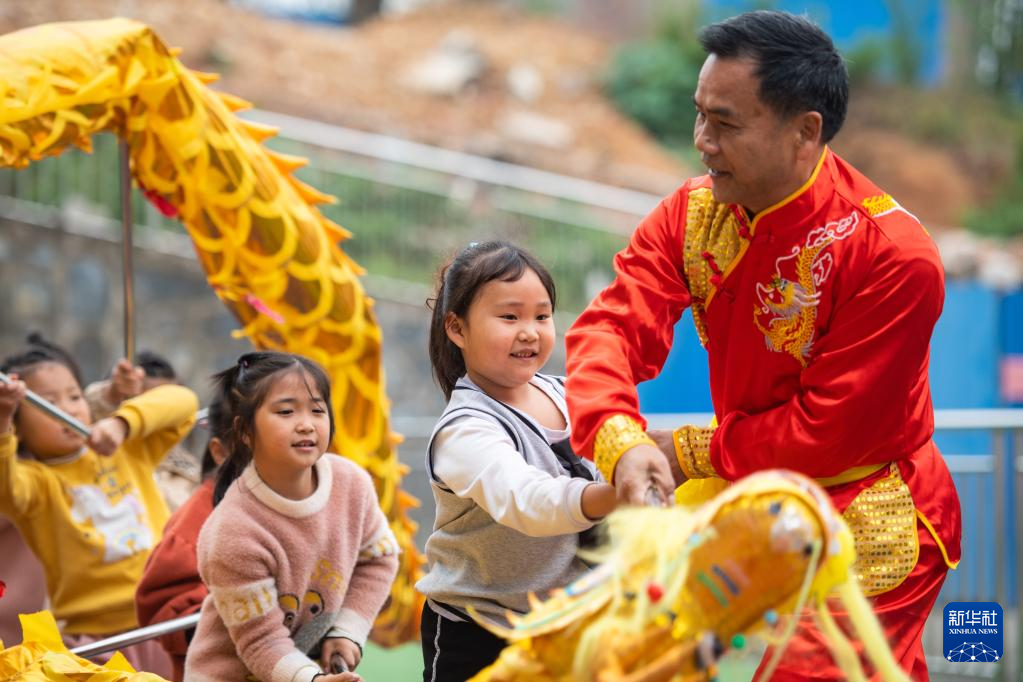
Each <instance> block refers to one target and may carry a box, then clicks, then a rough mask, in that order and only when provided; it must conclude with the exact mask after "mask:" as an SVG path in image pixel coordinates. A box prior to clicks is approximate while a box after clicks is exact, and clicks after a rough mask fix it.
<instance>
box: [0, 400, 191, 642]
mask: <svg viewBox="0 0 1023 682" xmlns="http://www.w3.org/2000/svg"><path fill="white" fill-rule="evenodd" d="M198 406H199V404H198V400H197V399H196V397H195V394H194V393H192V391H190V390H188V389H187V388H184V387H182V386H173V385H168V386H160V387H157V388H154V389H153V390H151V391H147V392H146V393H143V394H142V395H140V396H138V397H137V398H133V399H131V400H128V401H125V402H124V403H122V404H121V407H120V408H118V410H117V411H116V412H114V415H113V416H117V417H123V418H124V420H125V421H126V422H127V423H128V438H127V439H126V440H125V442H124V444H123V445H122V446H121V447H120V448H119V449H118V450H117V452H115V453H114V454H113V455H111V456H110V457H104V456H102V455H99V454H97V453H95V452H93V451H92V450H89V449H85V450H83V452H82V453H81V454H79V455H72V456H69V457H65V458H60V459H59V460H52V459H51V460H49V461H48V462H47V463H44V462H38V461H33V460H24V459H22V460H19V459H18V458H17V456H16V455H17V446H18V442H17V438H16V437H15V436H14V435H13V434H12V433H10V432H8V433H4V434H0V513H3V514H6V515H7V516H9V517H11V519H13V520H14V523H15V524H16V525H17V526H18V529H19V530H20V531H21V534H22V535H23V536H24V538H25V541H26V542H27V543H28V545H29V547H31V548H32V551H33V552H35V554H36V556H37V557H39V560H40V562H41V563H42V564H43V569H44V570H45V572H46V586H47V588H48V590H49V593H50V600H51V602H52V608H53V611H54V614H55V615H56V617H57V619H58V620H60V621H64V626H63V628H62V631H63V632H64V633H66V634H93V635H105V634H111V633H115V632H119V631H122V630H127V629H130V628H133V627H135V626H136V625H137V621H136V618H135V586H136V585H137V584H138V581H139V578H140V577H141V576H142V568H143V567H144V566H145V563H146V559H147V558H148V557H149V553H150V551H151V550H152V548H153V546H155V545H156V543H157V542H159V541H160V537H161V535H162V533H163V526H164V524H165V523H166V522H167V517H168V512H167V505H166V504H165V503H164V501H163V498H162V497H161V495H160V491H159V489H158V488H157V487H156V482H155V480H154V478H153V471H154V469H155V468H156V466H157V464H159V463H160V460H161V459H163V456H164V455H165V454H167V451H168V450H170V448H171V447H172V446H173V445H174V444H175V443H177V442H178V441H179V440H181V439H182V438H183V437H184V436H185V435H186V434H187V433H188V432H189V430H190V429H191V428H192V424H193V422H194V421H195V412H196V409H197V408H198Z"/></svg>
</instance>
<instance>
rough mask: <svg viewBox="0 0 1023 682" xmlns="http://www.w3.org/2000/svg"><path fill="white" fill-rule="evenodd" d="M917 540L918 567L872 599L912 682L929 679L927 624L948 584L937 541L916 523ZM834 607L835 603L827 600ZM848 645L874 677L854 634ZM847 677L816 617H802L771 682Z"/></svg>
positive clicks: (843, 618)
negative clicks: (819, 627) (939, 595)
mask: <svg viewBox="0 0 1023 682" xmlns="http://www.w3.org/2000/svg"><path fill="white" fill-rule="evenodd" d="M916 529H917V537H918V538H919V539H920V555H919V558H918V560H917V564H916V566H915V567H914V568H913V570H912V571H911V572H910V574H909V575H908V576H907V577H906V579H905V580H904V581H903V582H902V584H900V585H899V586H898V587H896V588H894V589H892V590H889V591H888V592H885V593H883V594H879V595H877V596H876V597H872V598H871V599H870V603H871V606H873V611H874V615H876V616H877V619H878V621H879V622H880V623H881V627H882V628H884V632H885V637H886V639H887V640H888V645H889V646H890V647H891V649H892V654H894V656H895V660H896V661H898V663H899V665H901V666H902V669H903V670H905V671H906V672H907V673H908V674H909V676H910V677H911V678H912V679H913V680H917V681H919V680H927V679H928V675H927V662H926V660H925V659H924V647H923V641H922V639H921V638H922V636H923V630H924V622H925V621H926V620H927V616H928V615H930V613H931V609H932V608H933V607H934V603H935V601H937V599H938V593H939V592H940V591H941V586H942V584H943V583H944V582H945V576H946V574H947V573H948V566H947V565H946V564H945V559H944V557H943V556H942V553H941V549H940V548H939V547H938V543H937V542H935V540H934V538H933V537H932V536H931V534H930V532H929V531H928V530H927V528H925V527H924V525H923V524H921V523H920V521H919V519H917V524H916ZM829 604H831V602H829ZM831 615H832V616H834V617H835V621H836V622H837V623H838V625H839V627H841V628H842V630H843V631H844V632H846V635H847V636H849V635H852V633H851V632H849V627H848V624H849V619H848V616H847V615H846V614H845V613H844V612H842V611H840V610H837V609H835V608H833V609H832V610H831ZM849 639H850V643H851V644H852V645H853V646H854V647H855V648H856V650H857V651H858V652H860V653H861V656H860V660H861V664H862V665H863V666H864V672H865V673H866V674H867V675H872V674H873V668H872V666H871V665H870V663H869V660H867V659H866V658H865V654H864V652H863V648H862V645H861V643H860V642H859V641H858V640H857V639H856V637H855V636H854V635H853V636H850V637H849ZM772 653H773V651H772V650H771V649H769V650H768V651H767V653H766V654H765V655H764V659H763V661H761V663H760V669H758V670H757V675H756V677H754V679H755V680H761V678H760V675H761V672H762V670H763V668H764V667H765V666H766V665H767V662H768V661H769V660H770V658H771V654H772ZM844 679H846V676H845V675H844V674H843V673H842V670H841V669H840V668H839V667H838V666H837V665H836V664H835V661H834V659H833V658H832V656H831V652H830V651H829V650H828V647H827V644H826V643H825V641H824V638H823V635H822V634H821V633H820V632H819V631H818V630H817V629H816V625H815V623H814V621H813V618H812V616H809V615H805V616H803V617H801V618H800V622H799V625H798V626H797V628H796V632H795V634H794V635H793V636H792V639H791V640H790V641H789V643H788V646H787V647H786V648H785V653H784V654H782V658H781V662H780V663H779V664H778V667H777V668H776V669H775V672H774V674H773V675H772V676H771V680H772V682H788V681H789V680H792V681H793V682H796V681H800V680H844ZM871 679H876V676H875V677H872V678H871Z"/></svg>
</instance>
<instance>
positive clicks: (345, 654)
mask: <svg viewBox="0 0 1023 682" xmlns="http://www.w3.org/2000/svg"><path fill="white" fill-rule="evenodd" d="M337 655H340V656H341V659H342V660H343V661H344V663H345V666H346V668H347V670H355V668H356V666H358V665H359V661H361V660H362V650H361V649H359V645H358V644H356V643H355V642H353V641H352V640H350V639H348V638H347V637H331V638H329V639H325V640H323V653H322V656H321V657H320V664H321V665H322V666H323V669H324V670H326V671H327V672H331V673H339V672H342V670H337V669H335V667H333V666H331V659H333V658H334V657H335V656H337Z"/></svg>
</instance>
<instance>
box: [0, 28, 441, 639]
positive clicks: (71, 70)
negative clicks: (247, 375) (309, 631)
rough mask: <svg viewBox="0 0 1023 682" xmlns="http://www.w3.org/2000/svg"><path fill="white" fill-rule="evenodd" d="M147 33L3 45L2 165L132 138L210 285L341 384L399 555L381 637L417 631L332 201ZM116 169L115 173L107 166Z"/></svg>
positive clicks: (343, 430) (391, 470)
mask: <svg viewBox="0 0 1023 682" xmlns="http://www.w3.org/2000/svg"><path fill="white" fill-rule="evenodd" d="M213 80H215V77H214V76H211V75H208V74H202V73H198V72H193V71H190V70H189V69H187V68H186V67H185V66H183V65H182V64H181V62H180V61H178V59H177V58H176V57H175V53H174V51H172V50H170V49H168V48H167V47H166V46H165V45H164V44H163V43H162V42H161V41H160V39H159V38H158V37H157V36H156V34H155V33H154V32H153V31H152V30H151V29H150V28H148V27H147V26H145V25H143V24H140V23H138V22H135V21H131V20H127V19H110V20H105V21H86V22H70V23H59V24H47V25H42V26H37V27H34V28H30V29H26V30H22V31H17V32H14V33H10V34H8V35H5V36H2V37H0V95H2V97H3V106H0V164H2V165H4V166H10V167H15V168H23V167H25V166H27V165H28V164H30V163H32V162H34V161H36V160H39V159H41V158H43V157H46V156H53V155H57V154H60V153H61V152H63V151H64V150H66V149H68V148H69V147H71V146H77V147H80V148H82V149H85V150H89V149H90V148H91V138H92V136H93V135H95V134H97V133H100V132H110V133H114V134H115V135H117V136H118V137H120V138H121V139H123V140H124V141H126V142H127V145H128V148H129V150H130V151H129V153H130V158H131V170H132V174H133V176H134V179H135V181H136V182H137V183H138V185H139V186H140V187H141V188H142V190H143V191H144V192H145V194H146V196H147V197H148V198H149V199H150V200H151V201H152V202H153V203H154V204H156V205H157V207H158V208H160V209H161V210H162V211H163V212H164V213H165V214H167V215H173V216H176V217H177V218H179V219H180V220H181V222H182V223H183V224H184V226H185V228H186V229H187V231H188V233H189V235H190V236H191V238H192V240H193V242H194V244H195V248H196V253H197V255H198V259H199V262H200V263H201V264H202V266H203V268H204V269H205V271H206V273H207V278H208V280H209V283H210V286H211V287H212V288H213V289H214V291H215V292H216V294H217V295H218V296H219V297H220V299H221V300H222V301H223V302H224V303H225V305H226V306H227V307H228V308H229V309H230V310H231V312H232V313H233V314H234V315H235V316H236V317H237V318H238V320H239V321H240V322H241V324H242V325H243V328H242V330H241V333H243V334H244V335H245V336H247V337H249V338H250V339H251V340H252V342H253V343H254V344H255V345H257V346H259V347H262V348H273V349H279V350H285V351H289V352H293V353H300V354H302V355H305V356H308V357H310V358H312V359H314V360H316V361H318V362H319V363H321V364H322V365H323V366H324V367H325V368H326V369H327V371H328V373H329V374H330V376H331V379H332V381H333V389H334V411H335V416H336V423H337V435H336V437H335V442H334V444H333V445H334V450H335V451H336V452H338V453H341V454H343V455H344V456H346V457H349V458H351V459H352V460H354V461H355V462H357V463H358V464H359V465H361V466H362V467H364V468H365V469H366V470H367V471H369V473H370V474H371V475H372V476H373V479H374V481H375V482H376V487H377V492H378V494H379V497H380V503H381V506H382V507H383V509H384V511H385V512H386V513H387V516H388V519H389V521H390V523H391V527H392V528H393V530H394V532H395V534H396V536H397V538H398V541H399V543H400V544H401V547H402V551H403V553H402V559H401V561H402V567H401V570H400V572H399V577H398V580H397V581H396V582H395V585H394V588H393V590H392V592H391V598H390V600H389V602H388V604H387V606H386V607H385V610H384V611H383V612H382V613H381V615H380V617H379V618H378V620H377V622H376V625H375V628H374V633H373V638H374V640H375V641H377V642H378V643H381V644H385V645H393V644H398V643H401V642H403V641H407V640H409V639H413V638H415V637H416V636H417V633H418V622H419V611H420V609H421V608H422V599H421V597H420V596H418V595H417V593H416V592H415V590H414V588H413V585H414V582H415V580H416V577H417V575H418V573H419V571H420V570H421V565H422V561H423V560H422V558H421V555H420V554H419V552H418V551H417V550H416V547H415V545H414V543H413V533H414V531H415V526H414V524H413V523H412V522H411V520H409V518H408V516H407V511H408V509H409V508H410V507H411V506H414V505H415V504H416V501H415V499H414V498H412V497H411V496H410V495H408V494H407V493H404V492H403V491H402V490H401V488H400V481H401V478H402V475H403V473H404V471H403V468H402V465H401V464H400V463H399V461H398V458H397V454H396V450H395V447H396V445H397V443H398V440H399V439H398V437H397V436H396V435H395V434H393V433H392V432H391V429H390V420H389V414H388V412H389V403H388V401H387V398H386V395H385V392H384V377H383V371H382V367H381V334H380V327H379V326H378V324H377V322H376V319H375V316H374V313H373V301H372V299H370V298H369V297H368V296H366V294H365V292H364V291H363V289H362V286H361V284H360V283H359V280H358V275H359V274H361V271H360V269H359V267H358V266H357V265H356V264H355V263H354V262H353V261H352V260H351V259H350V258H349V257H348V256H347V255H346V254H345V253H344V251H342V250H341V248H340V246H339V242H341V241H342V240H344V239H345V238H346V237H347V236H348V233H347V232H346V231H345V230H344V229H342V228H341V227H340V226H338V225H336V224H334V223H332V222H331V221H330V220H328V219H327V218H325V217H324V216H323V215H322V214H321V213H320V212H319V211H318V210H317V208H316V205H317V204H321V203H325V202H329V201H332V200H333V198H332V197H329V196H327V195H324V194H322V193H320V192H318V191H317V190H315V189H314V188H312V187H310V186H308V185H305V184H303V183H302V182H300V181H298V180H297V179H295V178H294V177H292V175H291V173H292V171H294V170H295V169H297V168H299V167H301V166H302V165H303V164H304V163H305V160H304V159H301V158H297V157H291V156H285V155H281V154H277V153H274V152H272V151H270V150H268V149H266V148H265V147H263V146H262V144H261V142H262V141H263V140H265V139H266V138H268V137H270V136H272V135H273V134H274V133H275V131H274V130H272V129H269V128H266V127H264V126H259V125H255V124H253V123H250V122H246V121H243V120H241V119H239V118H237V117H236V116H235V115H234V113H233V112H235V111H237V110H239V109H241V108H244V107H246V106H247V103H245V102H243V101H241V100H239V99H237V98H235V97H232V96H230V95H226V94H223V93H216V92H214V91H212V90H210V89H208V88H207V87H206V85H207V84H208V83H210V82H212V81H213ZM111 173H116V169H111Z"/></svg>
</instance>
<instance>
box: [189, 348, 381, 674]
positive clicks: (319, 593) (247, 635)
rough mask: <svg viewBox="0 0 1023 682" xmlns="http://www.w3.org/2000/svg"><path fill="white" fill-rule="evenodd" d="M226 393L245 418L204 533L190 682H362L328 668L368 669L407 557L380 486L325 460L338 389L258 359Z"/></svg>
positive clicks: (231, 380) (281, 356)
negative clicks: (381, 616) (375, 631)
mask: <svg viewBox="0 0 1023 682" xmlns="http://www.w3.org/2000/svg"><path fill="white" fill-rule="evenodd" d="M215 379H216V381H217V385H218V394H219V395H220V396H223V397H224V398H226V400H227V401H228V404H229V406H230V413H231V415H232V429H231V433H230V436H229V438H228V450H229V453H230V454H229V455H228V458H227V460H226V461H225V462H224V463H223V465H221V470H220V474H219V475H218V477H217V484H216V486H215V488H214V494H213V499H214V503H215V504H217V506H216V508H215V509H214V510H213V514H212V515H210V517H209V519H208V520H207V521H206V524H205V525H204V526H203V528H202V531H201V532H200V533H199V550H198V551H199V573H200V575H201V576H202V579H203V582H204V583H206V585H207V587H208V588H209V590H210V594H209V596H208V597H206V599H205V600H204V601H203V604H202V610H201V616H200V620H199V625H198V627H197V628H196V631H195V636H194V637H193V639H192V643H191V645H190V646H189V648H188V655H187V657H186V659H185V679H187V680H190V681H191V682H207V681H214V680H242V679H245V678H246V676H247V675H251V676H252V677H253V678H255V679H259V680H262V681H263V682H278V681H280V682H308V681H309V680H312V679H313V678H317V679H320V680H321V681H322V682H348V681H352V680H359V679H361V678H360V677H359V676H358V675H355V674H354V673H341V674H324V673H323V672H322V671H321V665H322V667H323V669H324V670H328V671H331V670H334V669H337V668H339V667H340V666H336V664H335V659H337V660H338V662H340V661H343V663H344V666H346V667H347V669H348V670H352V669H354V668H355V667H356V666H357V665H358V664H359V660H360V659H361V658H362V646H363V643H364V642H365V641H366V637H367V635H368V634H369V630H370V627H371V625H372V623H373V619H374V618H375V617H376V615H377V612H378V611H379V610H380V608H381V607H382V606H383V604H384V601H385V600H386V599H387V595H388V592H389V590H390V585H391V581H392V580H393V579H394V575H395V573H396V572H397V568H398V557H397V553H398V544H397V541H396V540H395V538H394V535H393V534H392V533H391V529H390V528H389V527H388V525H387V519H386V518H385V517H384V514H383V512H382V511H381V510H380V507H379V504H378V502H377V498H376V492H375V491H374V488H373V481H372V479H370V477H369V474H367V473H366V472H365V471H363V470H362V469H361V468H359V467H358V466H357V465H355V464H354V463H352V462H350V461H349V460H347V459H344V458H342V457H337V456H331V457H323V454H324V453H325V452H326V450H327V446H328V445H329V444H330V442H331V440H332V439H333V437H334V417H333V413H332V410H331V408H330V383H329V380H328V379H327V375H326V373H325V372H324V371H323V370H322V369H321V368H320V367H319V365H317V364H315V363H313V362H312V361H310V360H307V359H305V358H302V357H299V356H297V355H290V354H287V353H277V352H258V353H247V354H245V355H243V356H242V357H241V358H240V359H239V360H238V364H237V365H236V366H234V367H232V368H230V369H228V370H225V371H223V372H221V373H220V374H218V375H217V376H216V377H215ZM218 501H219V504H218ZM317 660H319V662H320V664H317V662H316V661H317ZM340 669H344V667H340Z"/></svg>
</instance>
